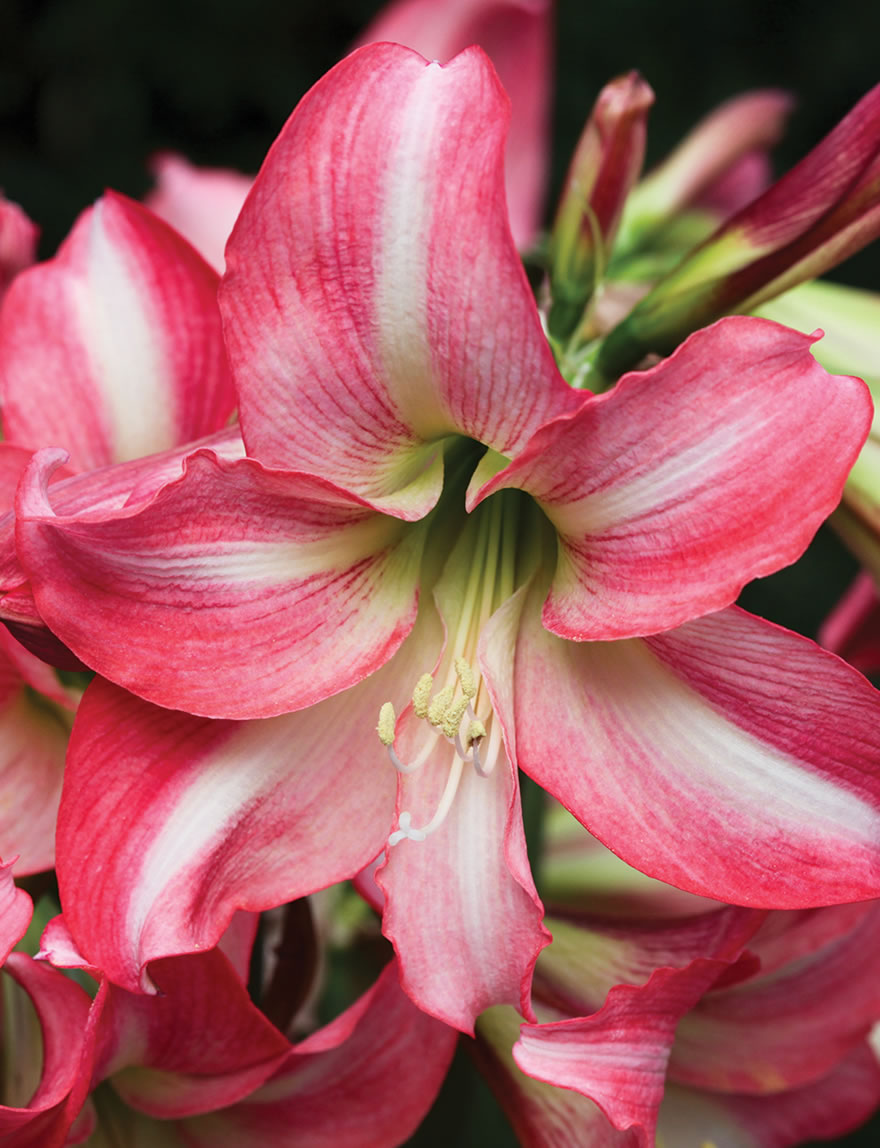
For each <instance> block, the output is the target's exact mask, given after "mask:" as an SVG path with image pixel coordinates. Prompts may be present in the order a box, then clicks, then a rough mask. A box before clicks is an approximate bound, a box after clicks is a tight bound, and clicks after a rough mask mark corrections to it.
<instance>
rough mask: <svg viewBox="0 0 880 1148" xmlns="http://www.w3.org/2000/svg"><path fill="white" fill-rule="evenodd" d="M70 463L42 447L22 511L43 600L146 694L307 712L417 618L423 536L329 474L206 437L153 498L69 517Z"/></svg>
mask: <svg viewBox="0 0 880 1148" xmlns="http://www.w3.org/2000/svg"><path fill="white" fill-rule="evenodd" d="M57 462H58V455H57V452H54V453H53V452H51V451H40V452H38V453H37V455H36V456H35V457H34V461H33V463H32V464H31V467H30V468H29V470H28V472H27V474H26V475H25V478H24V479H23V480H22V487H21V490H20V492H19V498H18V503H17V510H16V515H17V521H16V541H17V547H18V556H19V559H20V560H21V564H22V566H23V568H24V570H25V572H26V574H27V576H28V578H29V580H30V584H31V589H32V592H33V596H34V599H35V601H36V605H37V609H38V610H39V613H40V615H41V617H42V618H43V620H44V621H45V623H46V624H47V625H48V626H49V627H50V628H51V629H52V631H53V632H54V633H55V634H57V635H58V637H59V638H60V639H61V640H62V641H63V642H64V643H65V644H66V645H67V646H69V647H70V649H71V650H73V651H74V653H75V654H76V655H77V656H78V657H79V658H81V659H82V661H83V662H84V663H85V664H86V665H87V666H89V667H91V668H92V669H95V670H97V671H98V672H99V673H101V674H103V675H104V676H105V677H108V678H110V679H111V680H112V681H115V682H117V683H118V684H120V685H123V686H125V687H126V688H128V689H130V690H132V691H133V692H134V693H137V694H138V695H139V696H141V697H144V698H146V699H147V700H149V701H153V702H155V703H157V704H158V705H164V706H169V707H173V708H179V709H185V710H187V711H188V712H190V713H197V714H203V715H208V716H215V717H230V718H246V717H268V716H272V715H274V714H278V713H283V712H286V711H289V710H294V709H299V708H302V707H303V706H307V705H311V704H313V703H314V702H316V701H320V700H322V699H323V698H325V697H327V696H328V695H329V694H333V693H338V692H339V691H341V690H343V689H345V688H347V687H348V686H350V685H352V684H353V683H355V682H357V681H360V680H361V679H362V678H363V677H364V676H365V675H367V674H369V673H371V672H372V671H373V670H375V669H377V668H378V667H379V666H380V665H382V664H383V663H384V662H386V661H387V660H388V659H389V658H390V657H391V655H392V654H393V653H394V651H395V650H396V649H397V648H398V646H399V645H400V643H401V642H402V641H403V639H404V638H405V636H406V634H407V633H408V631H409V630H410V628H411V627H412V624H413V621H414V620H415V613H416V606H417V584H418V577H419V563H420V555H421V545H422V540H423V532H422V531H421V530H420V529H418V528H407V527H406V526H405V524H402V523H400V522H399V521H398V520H397V519H394V518H389V517H386V516H383V515H379V514H376V513H375V512H373V511H371V510H370V509H369V508H367V507H365V506H363V505H362V504H361V503H360V502H359V501H358V500H357V499H354V498H352V497H351V496H349V495H346V494H345V493H344V492H342V491H340V490H338V489H336V488H334V487H332V486H331V485H330V484H329V483H324V482H321V481H320V480H316V479H311V478H309V477H307V476H297V475H295V474H285V473H277V472H276V473H273V472H269V471H266V470H265V469H264V468H263V467H261V466H260V465H259V463H255V462H253V461H252V460H250V459H238V460H235V461H226V460H224V459H223V458H221V457H218V456H217V455H216V454H215V453H214V452H213V451H209V450H207V449H200V450H197V451H196V452H194V453H193V454H191V455H188V456H187V457H186V458H185V460H184V463H183V474H182V475H181V476H180V477H179V478H174V479H173V480H171V481H166V482H165V483H164V485H161V486H160V487H159V489H158V490H157V491H155V492H153V491H152V490H151V489H150V485H151V484H150V483H149V482H147V485H148V489H147V491H146V492H145V496H144V497H143V498H140V499H139V498H138V492H137V491H135V492H134V493H133V494H132V495H131V496H130V497H129V500H128V503H127V504H126V505H125V506H123V507H118V506H115V505H111V506H110V507H109V508H108V509H106V510H105V509H98V510H94V511H89V510H83V511H80V512H76V511H74V512H73V513H68V514H65V513H64V511H63V509H62V510H61V512H60V513H56V512H55V511H54V510H53V507H52V503H51V501H50V498H49V493H48V489H47V485H46V482H47V478H48V476H49V475H50V474H51V472H52V468H53V467H54V466H56V465H57ZM112 474H113V472H112V470H110V471H108V472H106V475H107V481H108V482H109V481H110V479H111V478H112ZM149 477H150V476H149V474H148V475H147V480H148V479H149ZM145 481H146V480H145ZM111 485H112V484H111ZM70 489H71V491H75V489H76V488H75V487H71V488H70ZM53 493H54V492H53ZM100 493H101V492H100V490H97V491H96V492H95V496H96V499H98V498H99V497H100ZM71 498H72V494H71ZM60 505H61V506H62V507H63V502H61V503H60ZM169 643H170V644H171V645H170V646H169ZM169 655H170V656H169Z"/></svg>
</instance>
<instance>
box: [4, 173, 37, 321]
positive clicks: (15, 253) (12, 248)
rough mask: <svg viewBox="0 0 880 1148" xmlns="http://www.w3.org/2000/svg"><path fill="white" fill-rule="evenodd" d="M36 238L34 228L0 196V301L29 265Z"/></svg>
mask: <svg viewBox="0 0 880 1148" xmlns="http://www.w3.org/2000/svg"><path fill="white" fill-rule="evenodd" d="M38 237H39V228H38V227H37V225H36V224H35V223H32V222H31V220H30V219H28V217H27V216H26V215H25V213H24V212H23V211H22V209H21V208H20V207H19V206H18V204H17V203H12V201H11V200H8V199H7V198H6V196H5V195H3V194H2V193H0V299H2V297H3V295H4V294H5V292H6V288H7V287H8V286H9V284H10V283H11V282H12V280H13V278H14V277H15V276H16V275H17V274H18V273H19V271H23V270H24V268H25V267H29V266H30V265H31V263H33V261H34V257H35V255H36V253H37V239H38Z"/></svg>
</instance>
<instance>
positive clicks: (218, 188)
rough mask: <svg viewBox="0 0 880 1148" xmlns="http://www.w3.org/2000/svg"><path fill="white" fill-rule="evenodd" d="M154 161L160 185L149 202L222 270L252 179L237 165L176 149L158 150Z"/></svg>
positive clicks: (155, 211) (148, 204)
mask: <svg viewBox="0 0 880 1148" xmlns="http://www.w3.org/2000/svg"><path fill="white" fill-rule="evenodd" d="M150 167H151V169H152V172H153V175H155V177H156V187H155V188H154V190H153V191H151V192H150V193H149V195H147V197H146V199H145V200H144V203H146V205H147V207H149V209H150V211H152V212H153V213H154V214H155V215H158V216H159V218H160V219H164V220H165V222H166V223H170V224H171V226H172V227H173V228H174V229H175V230H176V231H179V232H180V234H181V235H182V236H183V237H184V238H185V239H187V240H188V241H189V242H190V243H191V244H192V245H193V247H194V248H195V249H196V251H198V253H199V254H200V255H201V256H202V258H203V259H205V260H207V262H208V263H210V265H211V266H212V267H213V268H214V269H215V270H216V271H218V272H220V273H221V274H222V272H223V267H224V265H225V262H226V261H225V259H224V257H223V249H224V248H225V246H226V240H227V239H228V238H229V233H230V231H232V225H233V224H234V223H235V220H236V218H237V217H238V213H239V212H240V211H241V205H242V204H243V203H244V201H245V198H246V197H247V193H248V192H249V191H250V189H251V185H252V184H253V182H254V181H253V179H252V178H251V177H250V176H248V175H242V174H241V173H240V172H237V171H226V170H224V169H221V168H213V167H196V166H194V165H193V164H191V163H189V161H188V160H186V159H184V157H183V156H182V155H175V154H174V153H173V152H161V153H160V154H159V155H156V156H154V157H153V159H152V160H151V162H150Z"/></svg>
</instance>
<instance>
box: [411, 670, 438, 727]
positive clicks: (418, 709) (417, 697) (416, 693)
mask: <svg viewBox="0 0 880 1148" xmlns="http://www.w3.org/2000/svg"><path fill="white" fill-rule="evenodd" d="M433 688H434V679H433V678H432V677H431V675H430V674H422V676H421V677H420V678H419V680H418V681H417V682H416V686H415V689H414V690H413V695H412V704H413V713H414V714H415V715H416V717H420V718H425V717H427V716H428V703H429V702H430V700H431V690H432V689H433Z"/></svg>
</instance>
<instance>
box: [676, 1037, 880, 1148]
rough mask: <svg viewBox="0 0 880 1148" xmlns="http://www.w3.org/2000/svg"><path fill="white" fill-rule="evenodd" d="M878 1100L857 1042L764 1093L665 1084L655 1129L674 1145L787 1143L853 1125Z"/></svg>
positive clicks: (780, 1146)
mask: <svg viewBox="0 0 880 1148" xmlns="http://www.w3.org/2000/svg"><path fill="white" fill-rule="evenodd" d="M878 1103H880V1067H878V1064H877V1058H876V1057H875V1055H874V1054H873V1052H872V1051H871V1050H870V1049H869V1048H868V1047H867V1045H863V1046H862V1047H860V1048H858V1049H856V1050H854V1051H853V1052H851V1053H850V1054H849V1055H848V1056H846V1057H845V1058H844V1059H843V1060H841V1061H840V1063H839V1064H838V1065H837V1066H836V1068H834V1070H833V1071H832V1072H830V1073H829V1074H828V1075H827V1076H825V1077H823V1078H822V1079H821V1080H818V1081H814V1082H813V1083H812V1084H809V1085H806V1086H804V1087H803V1088H793V1089H788V1090H786V1091H783V1092H777V1093H772V1094H770V1095H767V1096H737V1095H723V1094H720V1093H711V1092H696V1091H693V1090H691V1089H686V1088H678V1087H676V1086H675V1085H671V1086H670V1087H668V1088H667V1091H666V1096H665V1098H664V1101H663V1105H662V1107H661V1109H660V1121H659V1128H658V1132H659V1135H660V1136H662V1137H663V1138H664V1140H665V1142H667V1143H669V1144H674V1145H675V1146H676V1148H703V1145H704V1144H705V1142H706V1137H710V1136H711V1137H714V1138H715V1140H716V1141H717V1143H718V1144H719V1145H720V1144H747V1145H749V1146H750V1148H751V1146H752V1145H754V1148H790V1146H792V1145H796V1144H802V1143H803V1142H804V1141H805V1140H807V1139H809V1140H810V1142H812V1141H813V1140H817V1139H818V1140H830V1139H833V1138H834V1137H837V1136H842V1135H844V1134H845V1133H847V1132H849V1131H851V1130H852V1129H854V1128H857V1127H858V1126H859V1125H860V1124H861V1123H862V1122H863V1121H865V1120H867V1118H868V1117H869V1116H870V1115H871V1113H872V1112H873V1111H874V1109H875V1108H876V1107H877V1105H878Z"/></svg>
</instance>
